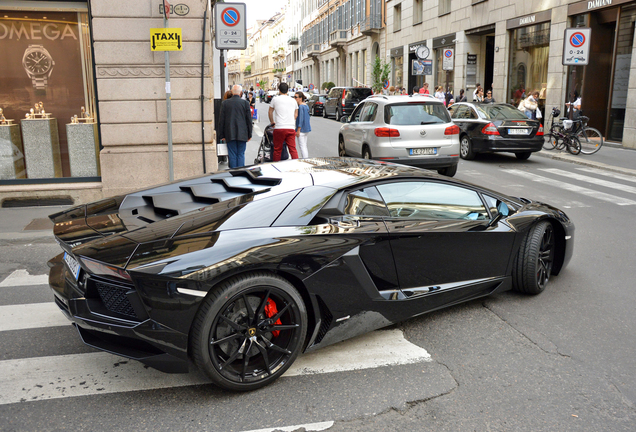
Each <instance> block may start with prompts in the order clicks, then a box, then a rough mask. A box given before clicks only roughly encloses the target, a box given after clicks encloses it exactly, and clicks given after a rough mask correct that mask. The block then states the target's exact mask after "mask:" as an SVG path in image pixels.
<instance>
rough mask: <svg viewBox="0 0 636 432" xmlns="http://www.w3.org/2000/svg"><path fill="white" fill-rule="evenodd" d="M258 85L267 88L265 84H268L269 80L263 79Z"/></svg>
mask: <svg viewBox="0 0 636 432" xmlns="http://www.w3.org/2000/svg"><path fill="white" fill-rule="evenodd" d="M258 85H259V86H260V88H262V89H265V86H266V85H267V81H265V80H264V79H262V80H260V81H259V82H258Z"/></svg>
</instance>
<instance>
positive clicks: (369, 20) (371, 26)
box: [360, 14, 382, 36]
mask: <svg viewBox="0 0 636 432" xmlns="http://www.w3.org/2000/svg"><path fill="white" fill-rule="evenodd" d="M380 30H382V16H381V15H380V14H375V15H369V16H367V17H365V19H364V21H362V23H360V31H361V32H362V34H363V35H366V36H370V35H372V34H377V33H380Z"/></svg>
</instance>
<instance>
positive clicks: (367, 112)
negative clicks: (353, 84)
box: [360, 102, 378, 122]
mask: <svg viewBox="0 0 636 432" xmlns="http://www.w3.org/2000/svg"><path fill="white" fill-rule="evenodd" d="M377 110H378V105H377V104H374V103H371V102H369V103H367V104H365V106H364V111H363V112H362V115H361V116H360V117H361V118H362V120H361V121H363V122H371V121H373V120H375V113H376V112H377Z"/></svg>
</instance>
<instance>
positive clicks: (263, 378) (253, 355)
mask: <svg viewBox="0 0 636 432" xmlns="http://www.w3.org/2000/svg"><path fill="white" fill-rule="evenodd" d="M306 333H307V310H306V308H305V304H304V303H303V300H302V297H301V296H300V294H299V293H298V291H296V289H295V288H294V287H293V286H292V285H291V284H289V282H287V281H286V280H285V279H283V278H281V277H278V276H275V275H271V274H267V273H254V274H251V275H246V276H239V277H235V278H232V279H230V280H228V281H226V282H224V283H223V284H222V285H220V286H219V287H218V288H217V289H215V290H214V291H213V292H212V293H211V294H210V295H208V297H207V298H206V299H205V301H204V303H203V305H202V306H201V308H200V310H199V312H198V313H197V315H196V317H195V320H194V323H193V325H192V331H191V338H192V339H191V340H192V355H193V357H194V361H195V363H196V365H197V366H198V367H199V368H200V369H201V370H203V371H204V372H205V373H206V374H207V375H208V376H209V377H210V379H211V380H212V381H213V382H214V383H215V384H216V385H218V386H219V387H221V388H223V389H226V390H233V391H249V390H255V389H258V388H260V387H263V386H266V385H268V384H270V383H271V382H273V381H274V380H276V379H277V378H278V377H280V376H281V375H282V374H283V373H285V371H286V370H287V369H289V367H290V366H291V364H292V363H293V362H294V360H295V359H296V357H297V356H298V354H299V353H300V351H301V349H302V346H303V343H304V340H305V335H306Z"/></svg>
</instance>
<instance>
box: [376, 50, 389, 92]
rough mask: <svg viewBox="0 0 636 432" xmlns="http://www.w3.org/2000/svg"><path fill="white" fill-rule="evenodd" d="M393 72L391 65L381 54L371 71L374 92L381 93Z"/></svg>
mask: <svg viewBox="0 0 636 432" xmlns="http://www.w3.org/2000/svg"><path fill="white" fill-rule="evenodd" d="M390 73H391V65H390V64H389V63H386V62H384V61H382V59H381V58H380V57H379V56H376V57H375V60H374V61H373V70H372V71H371V82H372V84H371V88H372V89H373V92H374V93H380V92H381V91H382V89H383V88H384V82H385V81H386V80H388V79H389V74H390Z"/></svg>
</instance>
